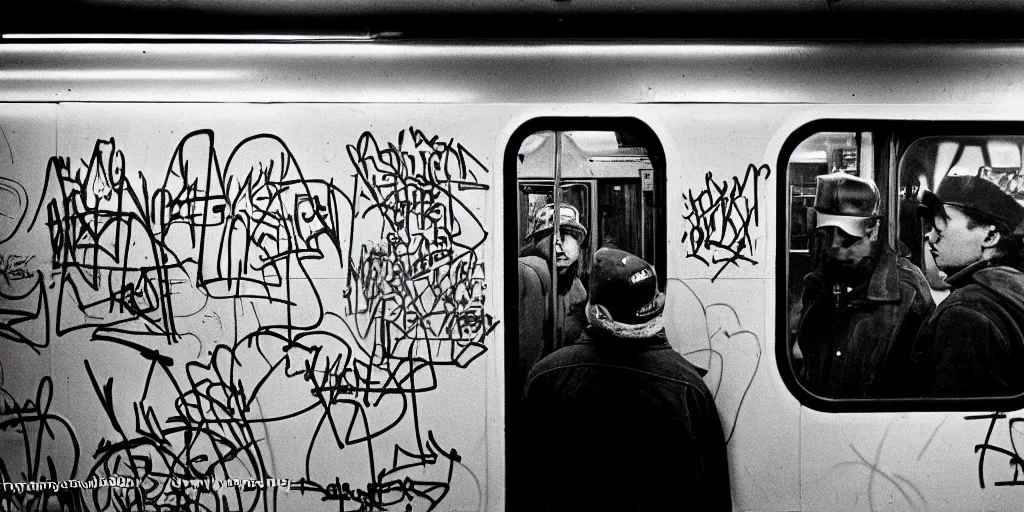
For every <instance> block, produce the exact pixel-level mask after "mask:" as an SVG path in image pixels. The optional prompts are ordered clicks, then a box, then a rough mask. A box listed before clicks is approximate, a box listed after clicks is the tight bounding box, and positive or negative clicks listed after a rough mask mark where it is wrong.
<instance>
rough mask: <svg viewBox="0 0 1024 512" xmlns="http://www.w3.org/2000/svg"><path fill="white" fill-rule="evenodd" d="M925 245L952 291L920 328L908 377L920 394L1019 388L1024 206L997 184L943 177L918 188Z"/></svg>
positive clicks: (1022, 375)
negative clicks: (930, 187) (927, 225)
mask: <svg viewBox="0 0 1024 512" xmlns="http://www.w3.org/2000/svg"><path fill="white" fill-rule="evenodd" d="M921 202H922V205H923V206H922V212H923V213H924V216H925V218H926V219H927V220H929V221H930V222H931V223H932V229H931V231H930V232H929V233H928V246H929V250H930V251H931V253H932V256H934V258H935V265H936V266H938V267H939V269H940V270H942V271H943V272H944V273H945V274H946V275H947V276H948V277H946V282H947V283H948V284H949V285H950V286H951V287H953V288H954V290H953V292H952V293H950V294H949V296H948V297H946V299H945V300H944V301H942V303H941V304H940V305H939V307H938V308H937V309H936V310H935V312H934V313H933V314H932V315H931V317H929V318H928V320H927V321H926V322H925V323H924V325H923V326H922V328H921V332H920V334H919V335H918V338H917V341H916V342H915V344H914V351H913V373H912V375H911V378H912V379H913V380H914V381H916V382H918V383H919V384H920V385H919V387H918V388H917V393H916V394H918V395H920V396H927V397H984V396H1010V395H1016V394H1020V393H1021V392H1024V333H1022V329H1024V273H1021V271H1020V270H1018V269H1019V267H1020V265H1021V248H1022V244H1021V233H1020V226H1021V222H1022V221H1024V207H1021V205H1020V204H1018V203H1017V201H1015V200H1014V199H1013V198H1012V197H1010V196H1009V195H1007V194H1006V193H1004V192H1003V191H1002V190H1001V189H1000V188H999V186H997V185H996V184H995V183H992V182H990V181H988V180H985V179H983V178H979V177H974V176H948V177H946V179H944V180H943V181H942V183H941V184H940V185H939V188H938V191H937V192H936V193H932V192H925V193H924V195H923V197H922V201H921Z"/></svg>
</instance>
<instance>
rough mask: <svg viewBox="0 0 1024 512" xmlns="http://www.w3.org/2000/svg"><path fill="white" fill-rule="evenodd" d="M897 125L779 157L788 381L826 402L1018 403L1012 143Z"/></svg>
mask: <svg viewBox="0 0 1024 512" xmlns="http://www.w3.org/2000/svg"><path fill="white" fill-rule="evenodd" d="M904 125H905V126H909V127H910V128H912V129H907V130H900V129H896V130H876V131H872V132H866V131H859V132H819V133H815V134H813V135H812V136H810V137H808V138H806V139H805V140H803V141H802V142H800V143H799V144H798V146H797V147H796V148H795V149H794V150H793V151H792V153H791V155H790V159H789V162H788V171H789V172H788V190H789V196H790V197H789V201H790V203H789V225H788V256H787V257H788V275H787V278H788V281H787V286H788V297H789V308H788V325H789V329H788V332H789V339H788V342H789V345H788V347H789V354H790V357H791V362H792V368H793V371H794V372H795V373H796V380H797V381H798V382H799V383H800V384H802V385H803V387H804V388H806V389H807V390H809V391H810V392H811V393H813V394H815V395H817V396H820V397H825V398H833V399H856V398H875V399H878V398H932V397H942V398H972V397H1007V396H1016V395H1019V394H1021V393H1022V392H1024V334H1022V333H1024V273H1022V272H1021V270H1020V269H1021V268H1024V259H1022V249H1024V244H1022V236H1021V235H1022V234H1024V229H1022V227H1021V225H1022V223H1024V206H1022V203H1024V174H1022V171H1021V166H1022V154H1024V136H1017V135H1012V136H995V135H992V136H986V135H971V136H958V135H924V136H922V133H924V132H925V131H926V129H922V126H925V125H924V124H922V123H917V124H915V125H913V126H910V125H909V124H906V123H905V124H904ZM888 126H896V128H900V127H901V126H900V125H899V124H898V123H897V124H892V125H887V126H886V127H888Z"/></svg>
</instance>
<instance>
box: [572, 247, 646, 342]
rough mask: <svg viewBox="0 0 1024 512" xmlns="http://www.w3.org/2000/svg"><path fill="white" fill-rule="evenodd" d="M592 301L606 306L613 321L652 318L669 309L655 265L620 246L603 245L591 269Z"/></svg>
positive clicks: (629, 322) (622, 321) (629, 321)
mask: <svg viewBox="0 0 1024 512" xmlns="http://www.w3.org/2000/svg"><path fill="white" fill-rule="evenodd" d="M590 304H593V305H598V306H604V308H605V309H606V310H607V311H608V314H609V315H611V317H612V320H614V321H616V322H620V323H624V324H641V323H645V322H649V321H651V320H652V319H653V318H654V317H656V316H658V315H660V314H661V312H662V311H664V310H665V294H664V293H662V292H661V291H659V290H658V277H657V275H656V274H655V273H654V267H652V266H651V264H650V263H647V262H646V261H644V260H643V259H642V258H640V257H638V256H636V255H634V254H630V253H628V252H626V251H622V250H619V249H611V248H608V247H602V248H600V249H598V250H597V252H596V253H594V263H593V265H591V270H590Z"/></svg>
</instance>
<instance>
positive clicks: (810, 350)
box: [796, 173, 935, 398]
mask: <svg viewBox="0 0 1024 512" xmlns="http://www.w3.org/2000/svg"><path fill="white" fill-rule="evenodd" d="M878 208H879V194H878V189H877V188H876V187H875V184H874V182H872V181H870V180H867V179H863V178H859V177H856V176H851V175H848V174H845V173H833V174H827V175H822V176H818V177H817V190H816V191H815V198H814V212H815V231H814V241H813V245H812V254H811V257H812V266H813V269H814V270H812V271H811V272H810V273H809V274H808V275H807V276H805V277H804V288H803V295H802V297H801V302H802V304H803V311H802V314H801V317H800V324H799V326H798V329H797V341H796V344H797V347H798V350H799V352H800V353H802V355H803V365H802V367H801V368H800V372H799V379H800V381H801V382H802V383H803V385H804V386H805V387H807V388H808V389H809V390H810V391H811V392H813V393H815V394H817V395H819V396H823V397H827V398H870V397H885V396H898V395H902V394H904V393H905V392H906V389H907V386H908V384H907V383H906V382H905V379H906V372H907V369H908V367H909V365H910V351H911V347H912V346H913V343H914V338H915V336H916V335H917V331H918V329H919V328H920V326H921V324H922V323H923V322H924V319H925V318H927V317H928V315H929V314H930V313H931V312H932V310H934V308H935V302H934V301H933V300H932V297H931V293H930V291H929V288H928V282H927V281H926V279H925V277H924V274H923V273H922V272H921V270H920V269H918V268H917V267H916V266H914V265H913V264H912V263H911V262H910V261H909V260H908V259H907V258H906V257H904V256H902V255H899V254H897V252H896V251H895V250H894V249H893V248H891V247H890V246H889V244H888V243H886V241H885V237H884V236H883V235H882V233H881V224H880V218H879V216H878Z"/></svg>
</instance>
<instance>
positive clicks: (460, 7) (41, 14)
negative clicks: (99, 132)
mask: <svg viewBox="0 0 1024 512" xmlns="http://www.w3.org/2000/svg"><path fill="white" fill-rule="evenodd" d="M1022 22H1024V2H1021V1H1020V0H933V1H921V0H631V1H622V0H388V1H381V0H246V1H242V2H239V1H237V0H37V1H35V2H29V3H26V4H24V5H22V6H21V7H19V10H17V11H9V12H7V13H5V15H4V16H3V17H0V30H2V31H3V32H4V33H14V32H19V33H25V34H42V33H57V34H74V33H93V34H95V33H119V34H122V33H130V34H143V33H154V32H161V33H169V34H212V33H220V34H254V33H265V34H285V33H289V34H303V33H304V34H317V35H350V34H365V35H367V36H368V37H371V38H372V37H375V36H377V37H381V36H386V37H392V38H402V37H405V38H418V37H427V38H437V37H440V38H446V37H453V38H507V37H513V38H515V37H568V38H599V39H603V38H623V37H625V38H640V39H651V38H669V39H679V38H684V39H685V38H775V39H778V38H815V39H833V40H834V39H860V38H872V39H876V38H883V39H904V38H911V39H921V38H942V39H948V38H961V39H993V38H996V39H1014V40H1017V39H1020V35H1019V33H1020V31H1019V27H1020V25H1021V23H1022Z"/></svg>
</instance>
